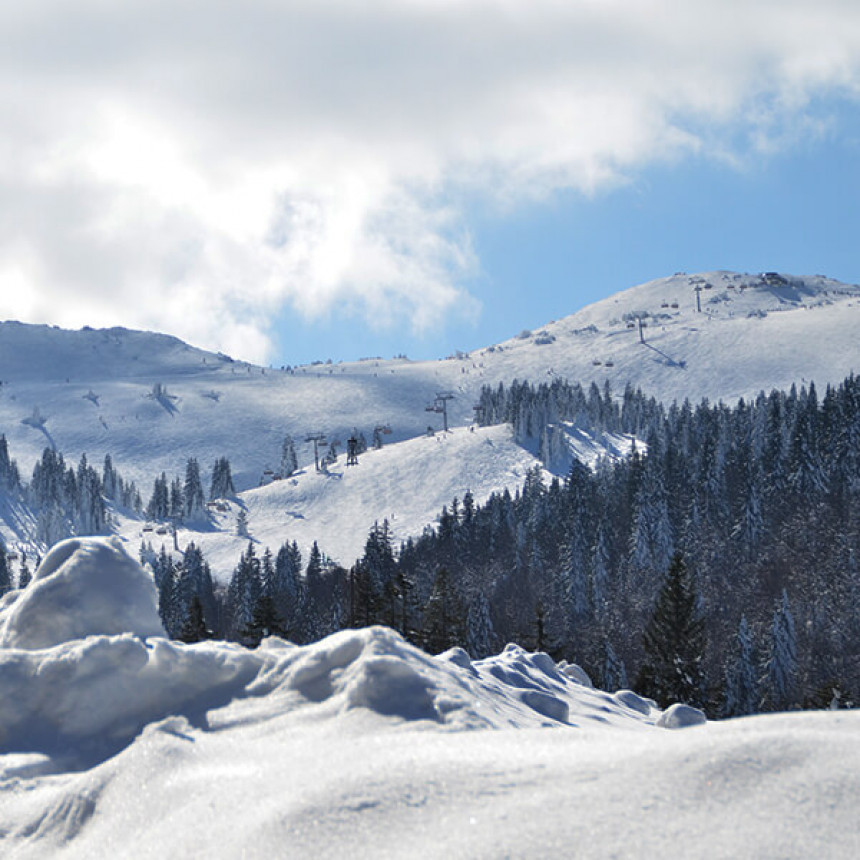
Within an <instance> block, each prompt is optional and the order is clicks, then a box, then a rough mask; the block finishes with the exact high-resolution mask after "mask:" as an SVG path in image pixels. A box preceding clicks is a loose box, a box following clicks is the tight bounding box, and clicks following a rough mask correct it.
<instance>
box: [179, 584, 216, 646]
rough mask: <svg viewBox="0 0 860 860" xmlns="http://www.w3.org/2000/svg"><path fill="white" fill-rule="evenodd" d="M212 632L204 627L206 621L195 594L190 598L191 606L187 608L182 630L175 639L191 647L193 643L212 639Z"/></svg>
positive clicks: (201, 604) (199, 601) (200, 603)
mask: <svg viewBox="0 0 860 860" xmlns="http://www.w3.org/2000/svg"><path fill="white" fill-rule="evenodd" d="M212 635H213V634H212V631H211V630H210V629H209V628H208V627H207V626H206V619H205V618H204V613H203V603H202V602H201V600H200V598H199V597H198V596H197V595H196V594H195V595H194V597H192V598H191V604H190V606H189V607H188V612H187V614H186V616H185V621H184V623H183V625H182V629H181V630H180V631H179V635H178V636H177V639H179V641H180V642H185V643H186V644H188V645H192V644H194V643H195V642H204V641H205V640H207V639H211V638H212Z"/></svg>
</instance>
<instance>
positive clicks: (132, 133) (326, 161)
mask: <svg viewBox="0 0 860 860" xmlns="http://www.w3.org/2000/svg"><path fill="white" fill-rule="evenodd" d="M0 34H2V36H0V42H2V44H0V48H2V49H0V123H2V126H0V132H2V133H0V201H2V202H0V285H2V289H0V317H17V318H22V319H30V320H34V321H43V320H49V321H51V322H56V323H59V324H64V325H83V324H85V323H87V324H91V325H100V324H125V325H133V326H143V327H151V328H158V329H161V330H167V331H170V332H173V333H176V334H179V335H180V336H184V337H186V338H188V339H190V340H192V341H194V342H196V343H199V344H201V345H206V346H211V347H216V348H221V349H227V350H229V351H232V352H234V353H236V354H238V355H241V356H243V357H250V358H258V359H264V358H266V357H267V356H269V355H271V352H272V344H271V340H270V338H271V323H270V321H271V320H272V319H273V317H274V316H275V315H276V314H277V313H278V312H279V310H280V309H281V308H282V307H283V306H284V305H290V306H292V307H293V308H294V309H295V311H296V312H297V313H300V314H302V315H303V316H305V317H307V318H313V317H315V316H321V315H326V314H330V313H331V312H332V310H333V309H334V308H337V307H343V308H345V309H347V310H348V312H349V313H352V314H360V315H362V316H363V317H364V318H365V319H366V320H367V321H368V323H369V324H372V325H376V326H392V325H400V326H402V325H404V324H410V325H414V326H415V327H416V328H417V329H430V328H432V327H434V326H436V325H438V324H439V323H440V321H442V320H444V319H445V318H447V317H448V316H449V315H452V314H459V315H463V314H466V315H474V314H475V313H477V310H478V309H477V305H476V303H475V302H474V300H472V299H470V297H469V296H468V293H467V292H466V289H465V287H464V286H463V285H464V284H465V283H467V282H468V277H469V275H470V274H473V273H474V272H475V271H476V270H477V269H478V267H479V261H477V260H476V259H475V255H474V254H473V252H472V249H471V246H470V243H469V235H468V225H467V224H465V223H463V216H462V213H459V212H458V211H457V210H456V207H455V206H454V204H453V203H452V202H451V201H452V200H455V199H457V197H458V194H459V193H460V192H468V193H469V194H475V193H477V194H479V195H484V196H486V197H488V198H490V199H492V200H495V201H497V202H498V203H499V204H500V205H504V206H509V207H512V206H516V205H518V203H520V202H521V201H523V200H525V199H535V198H538V199H540V198H542V197H543V196H546V195H549V194H551V193H553V192H554V191H556V190H558V189H560V188H573V189H578V190H581V191H583V192H586V193H592V192H594V191H597V190H599V189H601V188H603V187H605V186H606V185H607V184H611V183H613V182H618V181H623V179H624V177H625V176H626V175H629V173H630V172H632V171H635V170H636V169H637V167H639V166H641V165H644V164H647V163H649V162H652V161H655V160H666V159H673V158H679V157H683V156H684V155H685V154H688V153H690V152H699V153H704V154H705V155H709V156H713V157H737V156H738V154H739V153H738V152H737V149H736V146H735V145H733V144H729V143H727V141H735V140H737V139H738V132H739V131H740V132H741V137H742V138H744V139H746V140H747V141H748V143H747V146H749V147H750V148H751V149H752V148H756V147H757V148H759V149H760V150H764V151H766V150H767V149H768V148H772V147H774V146H779V145H782V142H783V141H784V140H785V139H786V135H787V133H788V130H789V129H795V128H797V127H798V125H800V126H801V127H805V126H806V124H807V123H806V120H805V118H804V112H805V109H806V108H807V106H808V105H809V103H810V100H811V99H814V98H815V97H817V96H818V95H821V94H829V93H831V92H833V91H838V92H842V93H844V94H854V93H856V91H857V88H858V82H860V69H858V63H859V62H860V8H858V7H857V6H856V3H854V2H840V1H839V0H819V2H817V3H815V4H811V3H808V2H806V0H779V1H778V2H776V1H775V0H774V2H770V0H762V2H757V3H754V4H753V3H749V2H747V0H721V2H708V3H705V2H698V0H579V2H577V1H576V0H563V2H562V0H521V2H514V0H474V2H468V0H460V2H457V0H447V2H441V0H432V2H431V0H399V2H395V0H380V2H367V0H365V2H360V3H359V2H350V0H308V2H276V0H268V1H266V0H256V2H249V3H245V4H237V3H229V2H226V0H210V2H206V3H202V2H192V0H170V2H166V0H125V2H123V3H116V4H108V3H104V2H101V0H77V2H76V3H74V4H70V3H67V2H62V0H54V2H43V3H39V4H31V5H26V6H25V4H6V5H5V7H4V8H3V9H2V10H0ZM741 155H742V153H741Z"/></svg>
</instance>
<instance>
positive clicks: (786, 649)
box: [766, 589, 799, 711]
mask: <svg viewBox="0 0 860 860" xmlns="http://www.w3.org/2000/svg"><path fill="white" fill-rule="evenodd" d="M766 684H767V693H766V701H767V703H768V705H769V706H770V708H771V709H772V710H775V711H787V710H789V709H790V708H793V707H795V706H796V705H797V704H798V700H799V696H798V690H797V636H796V634H795V630H794V616H793V615H792V614H791V606H790V604H789V600H788V593H787V592H786V591H785V589H783V592H782V599H781V600H780V604H779V606H778V607H777V608H776V609H775V610H774V613H773V622H772V624H771V649H770V657H769V659H768V663H767V680H766Z"/></svg>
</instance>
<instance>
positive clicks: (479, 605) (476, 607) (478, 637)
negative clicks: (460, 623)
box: [466, 591, 496, 660]
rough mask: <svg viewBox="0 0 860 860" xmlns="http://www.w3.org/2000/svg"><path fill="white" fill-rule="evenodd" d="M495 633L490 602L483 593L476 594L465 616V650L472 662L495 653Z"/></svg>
mask: <svg viewBox="0 0 860 860" xmlns="http://www.w3.org/2000/svg"><path fill="white" fill-rule="evenodd" d="M495 649H496V632H495V630H493V621H492V619H491V618H490V601H489V600H487V596H486V595H485V594H484V592H483V591H479V592H477V594H475V596H474V597H473V598H472V602H471V603H470V604H469V611H468V613H467V615H466V650H467V651H468V652H469V654H470V655H471V657H472V659H474V660H482V659H483V658H484V657H489V656H490V655H491V654H494V653H495Z"/></svg>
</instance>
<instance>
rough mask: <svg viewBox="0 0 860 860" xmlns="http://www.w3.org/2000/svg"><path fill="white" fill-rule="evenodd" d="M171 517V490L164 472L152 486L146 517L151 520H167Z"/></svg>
mask: <svg viewBox="0 0 860 860" xmlns="http://www.w3.org/2000/svg"><path fill="white" fill-rule="evenodd" d="M169 515H170V489H169V486H168V483H167V475H165V474H164V472H162V473H161V476H160V477H158V478H156V479H155V481H154V482H153V485H152V496H151V497H150V500H149V504H147V506H146V516H147V518H148V519H150V520H166V519H167V518H168V516H169Z"/></svg>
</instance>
